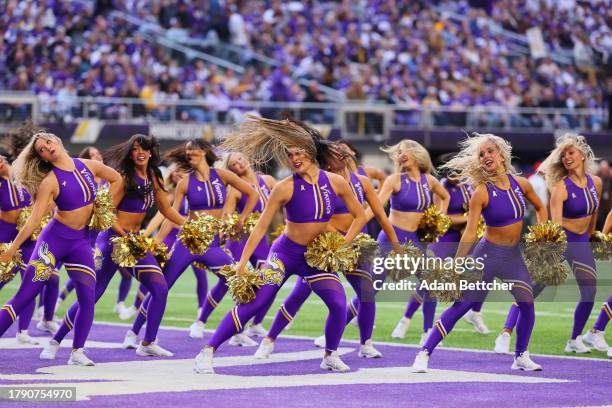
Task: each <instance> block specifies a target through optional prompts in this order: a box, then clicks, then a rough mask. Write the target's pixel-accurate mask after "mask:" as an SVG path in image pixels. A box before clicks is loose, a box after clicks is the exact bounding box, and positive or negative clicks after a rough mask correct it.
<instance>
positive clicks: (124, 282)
mask: <svg viewBox="0 0 612 408" xmlns="http://www.w3.org/2000/svg"><path fill="white" fill-rule="evenodd" d="M119 273H120V274H121V280H120V281H119V291H118V292H117V303H120V302H125V299H126V298H127V295H128V293H130V288H131V287H132V275H131V274H130V272H129V271H127V270H126V269H125V268H121V269H119Z"/></svg>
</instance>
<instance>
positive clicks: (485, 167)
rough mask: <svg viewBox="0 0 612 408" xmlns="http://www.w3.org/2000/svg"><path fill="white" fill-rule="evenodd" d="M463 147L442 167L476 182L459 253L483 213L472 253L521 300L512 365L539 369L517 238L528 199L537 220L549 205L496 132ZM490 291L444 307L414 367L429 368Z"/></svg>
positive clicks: (489, 277) (488, 277)
mask: <svg viewBox="0 0 612 408" xmlns="http://www.w3.org/2000/svg"><path fill="white" fill-rule="evenodd" d="M461 147H462V149H461V151H460V152H459V153H458V154H457V155H456V156H455V157H454V158H453V159H451V160H449V161H448V162H447V163H446V164H445V165H444V166H443V167H445V168H447V169H449V170H450V175H449V178H452V179H454V180H462V181H466V182H468V183H469V184H470V185H472V186H474V187H475V190H474V194H473V195H472V198H471V199H470V206H469V208H470V211H469V213H468V220H467V226H466V228H465V231H464V233H463V235H462V237H461V241H460V243H459V247H458V249H457V253H456V258H463V257H465V256H466V255H467V254H468V252H469V251H470V249H471V248H472V245H473V242H474V241H475V240H476V229H477V226H478V222H479V219H480V215H481V214H482V216H483V217H484V220H485V224H486V230H485V235H484V237H483V239H482V240H481V241H480V242H479V243H478V244H477V245H476V247H475V248H474V250H473V252H472V254H471V255H470V256H471V257H472V258H474V259H479V260H480V261H481V262H482V265H483V270H482V272H483V276H482V280H483V281H484V282H487V283H489V282H492V281H493V279H494V278H495V277H498V278H499V279H501V280H502V281H504V282H509V283H512V284H513V286H512V289H511V290H510V292H511V293H512V295H513V296H514V298H515V299H516V301H517V304H518V307H519V309H520V311H521V315H520V318H519V321H518V325H517V335H518V338H517V341H516V351H515V358H514V363H513V364H512V369H513V370H527V371H539V370H541V369H542V367H541V366H540V365H538V364H536V363H534V362H533V361H532V360H531V358H530V357H529V352H528V351H527V345H528V344H529V338H530V337H531V332H532V330H533V325H534V322H535V309H534V305H533V291H532V289H531V288H532V284H531V278H530V277H529V272H528V271H527V267H526V266H525V262H524V261H523V258H522V255H521V252H520V249H519V246H518V242H519V240H520V237H521V227H522V226H523V217H524V216H525V208H526V205H525V198H526V199H527V200H529V202H531V203H532V204H533V206H534V207H535V209H536V211H537V216H538V222H544V221H546V219H547V217H548V214H547V212H546V208H545V207H544V206H543V205H542V202H541V201H540V199H539V198H538V195H537V194H536V193H535V191H534V190H533V188H532V187H531V185H530V184H529V182H528V181H527V180H526V179H525V178H523V177H518V176H517V175H516V173H515V170H514V169H513V167H512V165H511V164H510V158H511V155H512V147H511V146H510V144H509V143H508V142H507V141H506V140H504V139H502V138H500V137H498V136H495V135H479V134H474V135H473V136H472V137H470V138H468V139H467V140H464V141H463V142H461ZM485 296H486V291H483V290H481V291H477V290H475V291H465V292H464V293H463V298H462V301H458V302H455V303H454V304H453V305H452V306H451V307H449V308H448V309H446V310H445V311H444V312H443V313H442V315H441V316H440V318H439V319H438V321H437V322H436V326H435V330H432V332H431V333H430V334H429V336H428V338H427V340H426V341H425V345H424V346H423V349H422V350H421V351H420V352H419V353H418V354H417V356H416V359H415V361H414V365H413V367H412V369H413V371H414V372H426V371H427V365H428V361H429V356H430V354H431V353H432V352H433V351H434V349H435V348H436V346H437V345H438V343H440V341H442V339H443V338H444V337H446V336H447V335H448V333H450V331H451V330H452V329H453V327H454V326H455V324H456V323H457V321H458V320H459V319H460V318H461V316H463V315H464V314H465V313H467V311H468V310H470V309H471V308H472V306H473V303H474V302H482V300H483V299H484V297H485Z"/></svg>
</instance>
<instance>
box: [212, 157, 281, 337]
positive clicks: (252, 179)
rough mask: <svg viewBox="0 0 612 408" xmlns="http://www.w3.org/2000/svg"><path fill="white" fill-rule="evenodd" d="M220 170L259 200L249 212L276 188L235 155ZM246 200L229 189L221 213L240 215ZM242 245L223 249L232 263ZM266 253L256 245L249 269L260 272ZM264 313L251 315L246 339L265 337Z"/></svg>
mask: <svg viewBox="0 0 612 408" xmlns="http://www.w3.org/2000/svg"><path fill="white" fill-rule="evenodd" d="M223 167H224V168H227V169H228V170H230V171H232V172H234V173H235V174H236V175H237V176H238V177H240V178H241V179H243V180H245V181H246V182H248V183H249V184H250V185H251V187H253V189H254V190H255V191H257V194H258V196H259V200H258V201H257V204H256V205H255V208H254V209H253V211H254V212H259V213H261V212H262V211H263V210H264V208H265V206H266V203H267V202H268V197H269V196H270V191H271V190H272V188H274V186H275V185H276V179H275V178H274V177H272V176H269V175H267V174H256V173H255V171H254V170H253V167H252V166H251V163H249V160H248V159H247V157H246V156H245V155H243V154H242V153H238V152H234V153H229V154H228V155H227V156H226V157H225V160H224V164H223ZM246 199H247V197H246V196H245V195H244V194H242V193H241V192H239V191H237V190H235V189H230V191H229V192H228V193H227V203H226V204H225V208H224V212H225V213H228V214H231V213H233V212H234V211H238V212H242V210H243V209H244V205H245V204H246ZM246 241H247V239H246V238H244V239H242V240H240V241H234V240H228V241H227V243H226V244H225V247H226V248H227V249H229V250H230V252H231V253H232V256H233V257H234V259H240V256H241V255H242V250H243V249H244V246H245V245H246ZM268 252H270V245H268V241H267V240H266V239H262V240H261V241H260V242H259V245H257V248H255V251H254V252H253V255H252V256H251V259H249V261H250V262H251V265H252V266H254V267H255V268H256V269H258V268H261V267H262V266H263V264H264V263H265V262H266V258H267V257H268ZM270 306H271V304H270ZM268 309H269V308H265V307H264V308H262V309H261V310H260V311H259V312H258V313H257V314H256V315H255V317H254V318H253V323H251V325H250V326H249V327H248V328H247V329H246V331H245V334H246V335H247V336H262V337H263V336H265V335H266V330H265V329H264V328H263V326H262V322H263V319H264V318H265V317H266V313H267V312H268ZM230 341H231V340H230Z"/></svg>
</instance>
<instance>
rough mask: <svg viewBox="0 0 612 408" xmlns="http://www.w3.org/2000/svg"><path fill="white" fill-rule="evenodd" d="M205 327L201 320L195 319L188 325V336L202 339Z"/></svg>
mask: <svg viewBox="0 0 612 408" xmlns="http://www.w3.org/2000/svg"><path fill="white" fill-rule="evenodd" d="M205 327H206V326H205V325H204V323H202V321H201V320H196V321H195V322H193V323H192V324H191V326H189V337H191V338H192V339H203V338H204V328H205Z"/></svg>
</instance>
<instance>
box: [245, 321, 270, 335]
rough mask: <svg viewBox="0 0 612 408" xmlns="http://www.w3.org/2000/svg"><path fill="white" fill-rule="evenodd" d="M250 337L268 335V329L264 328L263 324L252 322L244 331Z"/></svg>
mask: <svg viewBox="0 0 612 408" xmlns="http://www.w3.org/2000/svg"><path fill="white" fill-rule="evenodd" d="M244 334H246V335H247V336H249V337H266V336H267V335H268V331H267V330H266V329H264V327H263V324H261V323H259V324H252V325H250V326H249V327H247V329H246V331H245V332H244Z"/></svg>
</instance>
